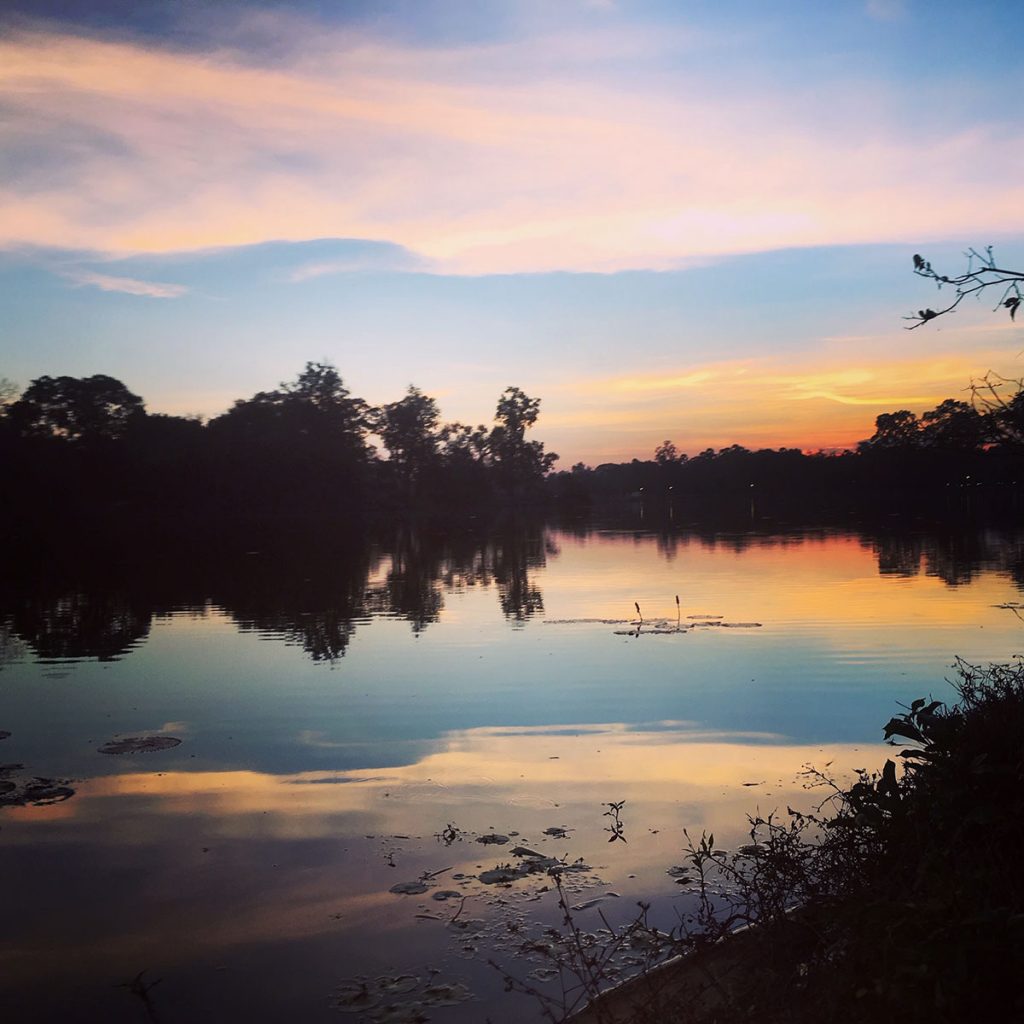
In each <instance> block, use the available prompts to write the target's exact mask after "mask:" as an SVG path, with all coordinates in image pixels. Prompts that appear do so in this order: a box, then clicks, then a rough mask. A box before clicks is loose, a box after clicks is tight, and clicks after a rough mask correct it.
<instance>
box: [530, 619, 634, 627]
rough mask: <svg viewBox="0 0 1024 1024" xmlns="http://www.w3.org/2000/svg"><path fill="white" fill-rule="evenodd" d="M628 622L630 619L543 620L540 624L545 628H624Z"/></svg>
mask: <svg viewBox="0 0 1024 1024" xmlns="http://www.w3.org/2000/svg"><path fill="white" fill-rule="evenodd" d="M630 621H631V620H630V619H544V621H543V623H542V624H543V625H545V626H576V625H581V624H585V623H590V624H596V625H599V626H625V625H628V623H629V622H630Z"/></svg>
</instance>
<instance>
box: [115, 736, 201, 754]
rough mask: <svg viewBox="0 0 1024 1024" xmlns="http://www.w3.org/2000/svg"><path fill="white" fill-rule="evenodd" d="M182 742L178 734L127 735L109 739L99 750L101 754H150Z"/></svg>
mask: <svg viewBox="0 0 1024 1024" xmlns="http://www.w3.org/2000/svg"><path fill="white" fill-rule="evenodd" d="M180 744H181V740H179V739H178V738H177V737H176V736H126V737H125V738H124V739H119V740H109V741H108V742H107V743H104V744H103V746H102V747H98V748H97V750H98V751H99V753H101V754H149V753H152V752H153V751H156V750H170V749H171V748H172V747H177V746H179V745H180Z"/></svg>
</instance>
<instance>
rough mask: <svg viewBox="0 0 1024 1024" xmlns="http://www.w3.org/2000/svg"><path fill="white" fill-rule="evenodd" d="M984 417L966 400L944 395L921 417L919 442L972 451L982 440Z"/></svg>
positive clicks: (984, 431) (983, 437) (984, 430)
mask: <svg viewBox="0 0 1024 1024" xmlns="http://www.w3.org/2000/svg"><path fill="white" fill-rule="evenodd" d="M986 434H987V425H986V422H985V418H984V417H983V416H981V415H980V414H979V413H978V411H977V410H976V409H975V408H974V407H973V406H971V405H969V404H968V403H967V402H958V401H956V400H955V399H953V398H947V399H946V400H945V401H944V402H942V403H941V404H940V405H938V406H936V407H935V408H934V409H932V410H931V411H930V412H926V413H925V414H924V416H922V417H921V443H922V444H924V445H926V446H927V447H929V448H944V449H954V450H957V451H974V450H975V449H977V448H980V447H981V445H982V443H983V442H984V441H985V438H986Z"/></svg>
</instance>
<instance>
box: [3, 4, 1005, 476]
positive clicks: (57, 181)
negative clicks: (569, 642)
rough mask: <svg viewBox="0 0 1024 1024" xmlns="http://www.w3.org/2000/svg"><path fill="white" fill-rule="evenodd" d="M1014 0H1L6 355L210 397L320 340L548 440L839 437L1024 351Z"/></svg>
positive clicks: (10, 370) (161, 391)
mask: <svg viewBox="0 0 1024 1024" xmlns="http://www.w3.org/2000/svg"><path fill="white" fill-rule="evenodd" d="M1018 14H1019V7H1018V5H1017V3H1016V2H1015V0H1000V2H985V0H978V2H975V3H972V4H969V5H967V4H963V3H947V2H945V0H931V2H929V3H924V2H923V0H920V2H919V0H835V2H833V3H829V4H822V3H820V2H817V0H814V2H803V0H792V2H786V0H780V2H779V3H776V4H765V3H763V2H761V0H715V2H701V0H695V2H689V3H687V2H678V0H673V2H668V0H559V2H558V3H551V2H550V0H544V2H542V0H473V2H470V0H459V2H456V0H377V2H370V0H337V2H335V3H328V2H326V0H321V2H316V0H306V2H290V3H283V2H267V0H263V2H249V3H245V4H237V5H236V4H233V3H231V2H227V0H222V2H217V3H213V2H199V0H181V2H178V3H170V2H159V3H158V2H152V0H113V2H111V0H108V2H103V0H89V2H78V0H64V2H60V0H30V2H24V3H22V2H21V0H5V2H4V4H3V6H2V12H0V377H6V378H8V379H10V380H13V381H15V382H16V383H17V384H18V385H19V386H20V387H25V386H27V384H28V383H29V382H30V381H31V380H33V379H35V378H36V377H39V376H41V375H43V374H49V375H59V374H68V375H71V376H85V375H89V374H93V373H106V374H109V375H111V376H114V377H117V378H118V379H120V380H122V381H124V382H125V383H126V384H127V385H128V386H129V387H130V388H131V389H132V390H133V391H134V392H136V393H137V394H139V395H141V396H142V397H143V398H144V399H145V401H146V405H147V408H148V409H149V410H150V411H151V412H167V413H176V414H199V415H203V416H206V417H209V416H215V415H217V414H218V413H220V412H223V411H224V410H225V409H227V408H228V407H229V406H230V405H231V403H232V402H233V401H235V400H236V399H239V398H245V397H248V396H250V395H252V394H254V393H255V392H257V391H260V390H266V389H268V388H272V387H275V386H276V385H277V384H279V383H280V382H282V381H286V380H289V379H294V378H295V377H296V376H297V374H298V373H299V372H300V371H301V369H302V367H303V365H304V364H305V363H306V362H307V361H309V360H324V361H330V362H333V363H334V364H335V365H336V366H337V367H338V369H339V370H340V372H341V374H342V376H343V377H344V379H345V382H346V384H347V386H348V387H349V388H350V390H351V391H352V392H353V393H354V394H357V395H359V396H361V397H363V398H365V399H366V400H367V401H369V402H371V403H374V404H378V403H383V402H388V401H394V400H395V399H397V398H399V397H401V395H402V394H403V393H404V391H405V389H406V388H407V387H408V386H409V385H410V384H414V385H416V386H418V387H419V388H421V389H422V390H423V391H425V392H426V393H428V394H430V395H433V396H434V397H435V398H436V399H437V400H438V403H439V405H440V407H441V411H442V415H443V417H444V418H445V419H446V420H459V421H462V422H470V423H478V422H485V423H486V422H490V421H491V420H492V419H493V413H494V407H495V404H496V401H497V398H498V395H499V394H500V393H501V391H502V390H503V389H504V388H505V387H507V386H509V385H515V386H518V387H521V388H523V389H524V390H525V391H526V392H527V393H528V394H530V395H531V396H535V397H539V398H540V399H541V402H542V405H541V416H540V420H539V421H538V424H537V427H536V431H535V433H536V436H537V437H538V438H540V439H541V440H543V441H545V442H546V444H547V445H548V448H549V449H553V450H555V451H557V452H559V453H560V455H561V460H560V463H559V466H560V467H561V468H568V467H569V466H570V465H572V464H573V463H575V462H578V461H583V462H585V463H587V464H590V465H596V464H598V463H601V462H605V461H621V460H626V459H631V458H650V457H651V456H652V454H653V451H654V448H655V446H656V445H657V444H658V443H659V442H661V441H662V440H665V439H671V440H672V441H674V442H675V444H676V445H677V446H678V447H679V449H680V450H681V451H684V452H688V453H691V454H693V453H695V452H698V451H701V450H703V449H704V448H707V447H714V448H719V447H723V446H726V445H730V444H734V443H738V444H743V445H746V446H748V447H779V446H786V447H800V448H804V449H807V450H817V449H821V448H843V447H847V446H852V445H854V444H856V442H857V441H858V440H860V439H862V438H864V437H867V436H870V434H871V433H872V430H873V422H874V418H875V416H877V415H878V414H879V413H881V412H886V411H892V410H894V409H900V408H909V409H911V410H913V411H915V412H917V413H918V414H920V413H921V412H923V411H925V410H926V409H929V408H932V407H934V406H935V405H937V404H938V403H939V402H940V401H942V400H943V399H944V398H947V397H965V395H964V393H963V389H964V388H965V387H966V386H967V384H968V383H969V381H970V380H971V378H973V377H977V376H979V375H981V374H983V373H985V372H986V371H988V370H995V371H997V372H1000V373H1004V374H1007V375H1010V376H1014V377H1020V376H1024V327H1019V326H1017V325H1015V324H1012V323H1011V322H1009V320H1008V319H1007V318H1006V317H1005V316H1002V315H1000V314H998V313H994V312H993V311H992V306H993V305H994V299H993V301H984V300H983V301H981V302H977V303H975V302H971V303H969V304H966V305H965V306H962V307H961V308H960V309H958V311H957V312H956V314H954V315H951V316H948V317H945V318H943V319H941V320H939V321H936V322H935V323H933V324H929V325H926V326H925V327H923V328H921V329H919V330H915V331H907V330H906V329H905V328H906V327H907V322H906V321H905V320H904V319H903V317H905V316H906V315H908V314H909V313H911V312H912V311H913V310H916V309H918V308H921V307H923V306H929V305H931V306H935V305H937V304H938V302H939V301H940V299H941V296H936V295H935V289H934V286H933V285H931V284H930V283H928V282H926V281H923V280H921V279H919V278H915V277H914V275H913V274H912V262H911V260H912V256H913V254H914V253H918V252H921V253H923V254H924V255H925V256H926V257H927V258H928V259H930V260H931V261H932V263H933V264H934V265H935V266H936V267H937V268H939V269H940V270H941V272H948V273H957V272H959V271H960V270H961V269H963V266H964V257H963V252H964V250H965V249H967V248H968V247H971V246H976V247H981V246H985V245H988V244H992V245H994V246H995V248H996V254H997V255H998V256H999V259H1000V262H1001V263H1003V264H1005V265H1008V266H1014V267H1018V268H1020V267H1024V132H1022V130H1021V129H1022V127H1024V124H1022V121H1024V115H1022V114H1021V111H1020V104H1019V103H1017V102H1015V99H1014V98H1015V97H1019V96H1021V95H1024V62H1022V61H1021V60H1020V57H1019V51H1018V49H1017V44H1016V42H1015V36H1014V33H1013V32H1012V30H1011V29H1012V26H1013V25H1014V24H1015V23H1016V20H1017V16H1018Z"/></svg>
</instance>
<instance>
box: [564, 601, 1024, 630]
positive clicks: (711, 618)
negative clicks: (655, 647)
mask: <svg viewBox="0 0 1024 1024" xmlns="http://www.w3.org/2000/svg"><path fill="white" fill-rule="evenodd" d="M634 606H635V607H636V610H637V618H635V619H545V620H544V625H545V626H575V625H581V624H588V623H589V624H592V625H593V624H596V625H602V626H630V627H632V628H630V629H616V630H613V635H614V636H640V635H641V634H643V635H644V636H668V635H670V634H671V635H676V634H680V633H687V632H689V631H690V630H691V629H699V628H704V629H708V628H711V627H714V626H722V627H724V628H726V629H758V628H760V627H761V626H762V623H760V622H726V621H725V617H724V616H723V615H717V614H712V613H711V612H698V613H696V614H694V615H687V616H686V618H687V620H688V621H687V622H685V623H684V622H683V621H682V615H681V613H680V608H679V596H678V595H676V617H675V619H645V618H644V617H643V614H642V613H641V611H640V605H639V604H638V603H637V602H634ZM995 607H997V608H1012V609H1014V610H1016V611H1019V610H1021V609H1024V605H1019V604H1014V603H1013V602H1011V603H1010V604H1000V605H996V606H995Z"/></svg>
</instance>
